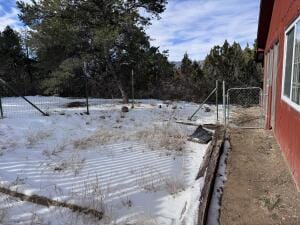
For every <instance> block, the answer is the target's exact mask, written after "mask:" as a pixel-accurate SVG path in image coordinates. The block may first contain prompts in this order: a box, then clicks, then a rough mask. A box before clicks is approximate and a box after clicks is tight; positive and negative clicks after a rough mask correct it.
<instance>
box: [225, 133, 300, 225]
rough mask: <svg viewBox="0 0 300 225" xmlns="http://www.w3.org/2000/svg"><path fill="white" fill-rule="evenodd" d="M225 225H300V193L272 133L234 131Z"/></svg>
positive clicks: (226, 192) (227, 186) (226, 188)
mask: <svg viewBox="0 0 300 225" xmlns="http://www.w3.org/2000/svg"><path fill="white" fill-rule="evenodd" d="M229 134H230V140H231V145H232V149H231V152H230V155H229V158H228V166H227V178H228V180H227V182H226V184H225V187H224V194H223V197H222V205H221V212H220V224H221V225H248V224H249V225H276V224H286V225H299V224H300V193H299V192H298V191H297V189H296V186H295V183H294V181H293V178H292V176H291V174H290V172H289V170H288V167H287V164H286V163H285V160H284V158H283V156H282V154H281V151H280V149H279V147H278V145H277V143H276V141H275V139H274V137H273V135H272V132H271V131H265V130H258V129H252V130H249V129H231V130H230V131H229Z"/></svg>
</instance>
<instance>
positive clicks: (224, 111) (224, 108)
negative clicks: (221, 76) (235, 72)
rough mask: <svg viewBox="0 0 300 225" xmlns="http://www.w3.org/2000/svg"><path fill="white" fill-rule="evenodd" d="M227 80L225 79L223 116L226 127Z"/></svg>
mask: <svg viewBox="0 0 300 225" xmlns="http://www.w3.org/2000/svg"><path fill="white" fill-rule="evenodd" d="M225 88H226V86H225V81H224V80H223V116H224V127H225V128H226V124H227V123H226V90H225Z"/></svg>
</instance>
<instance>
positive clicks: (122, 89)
mask: <svg viewBox="0 0 300 225" xmlns="http://www.w3.org/2000/svg"><path fill="white" fill-rule="evenodd" d="M107 65H108V68H106V69H109V71H110V72H111V73H112V76H113V78H114V80H115V81H116V83H117V85H118V88H119V90H120V92H121V95H122V99H123V103H124V104H128V103H129V100H128V95H127V93H126V91H125V89H124V86H123V84H122V82H121V79H120V78H119V77H118V76H117V74H116V71H115V70H114V67H113V65H112V64H110V63H108V61H107ZM106 72H108V71H106Z"/></svg>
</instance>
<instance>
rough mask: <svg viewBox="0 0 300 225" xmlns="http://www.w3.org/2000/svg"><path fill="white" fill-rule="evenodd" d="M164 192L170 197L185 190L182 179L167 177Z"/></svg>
mask: <svg viewBox="0 0 300 225" xmlns="http://www.w3.org/2000/svg"><path fill="white" fill-rule="evenodd" d="M165 187H166V191H167V192H168V193H169V194H171V195H176V194H177V193H179V192H181V191H184V190H185V183H184V178H183V177H181V178H179V177H167V178H165Z"/></svg>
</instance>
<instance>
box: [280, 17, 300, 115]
mask: <svg viewBox="0 0 300 225" xmlns="http://www.w3.org/2000/svg"><path fill="white" fill-rule="evenodd" d="M298 22H300V15H299V16H298V17H297V19H296V20H295V21H294V22H293V23H292V24H291V25H289V27H288V28H287V29H286V30H285V32H284V54H283V73H282V74H283V76H282V78H283V79H282V82H281V83H282V84H281V86H282V87H281V99H282V100H283V101H284V102H286V103H287V104H288V105H290V106H291V107H292V108H294V109H295V110H296V111H298V112H299V113H300V104H299V105H298V104H297V103H295V102H293V101H292V92H293V85H292V82H293V80H294V62H295V45H296V36H297V26H296V24H297V23H298ZM293 28H294V29H295V30H294V41H293V59H292V71H291V73H292V74H291V86H290V96H289V97H287V96H285V95H284V84H285V77H286V74H285V70H286V56H287V55H286V54H287V34H288V33H289V32H290V31H291V30H292V29H293ZM299 32H300V31H299Z"/></svg>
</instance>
